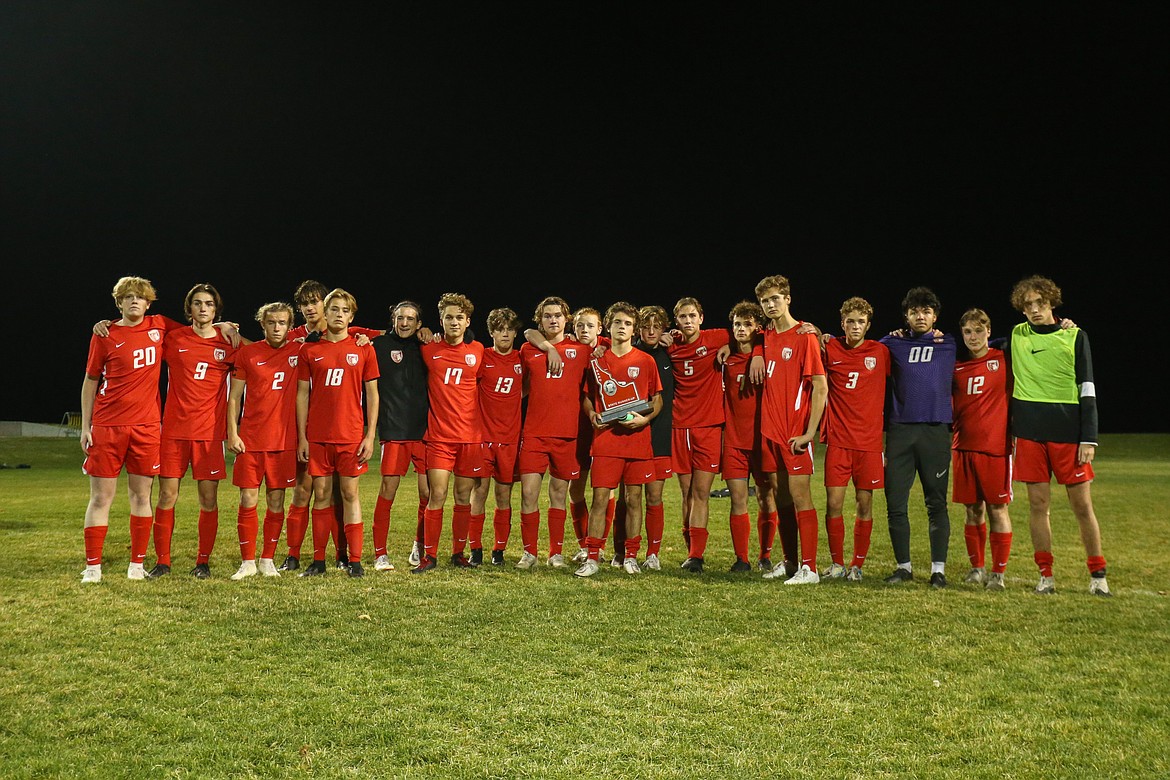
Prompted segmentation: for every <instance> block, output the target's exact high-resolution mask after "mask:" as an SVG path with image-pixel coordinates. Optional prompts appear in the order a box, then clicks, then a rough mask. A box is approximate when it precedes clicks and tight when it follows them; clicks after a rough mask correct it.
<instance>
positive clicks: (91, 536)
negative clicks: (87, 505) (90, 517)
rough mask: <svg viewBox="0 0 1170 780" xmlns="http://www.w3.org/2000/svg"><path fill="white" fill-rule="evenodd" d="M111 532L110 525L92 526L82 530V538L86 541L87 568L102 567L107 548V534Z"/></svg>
mask: <svg viewBox="0 0 1170 780" xmlns="http://www.w3.org/2000/svg"><path fill="white" fill-rule="evenodd" d="M109 530H110V527H109V526H108V525H91V526H89V527H88V528H83V529H82V531H81V536H82V538H83V539H84V540H85V565H86V566H101V565H102V550H103V548H105V545H106V534H107V533H108V532H109Z"/></svg>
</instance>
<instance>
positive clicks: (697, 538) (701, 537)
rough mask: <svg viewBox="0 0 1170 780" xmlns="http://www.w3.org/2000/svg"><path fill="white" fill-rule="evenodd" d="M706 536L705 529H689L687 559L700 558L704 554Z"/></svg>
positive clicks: (705, 550)
mask: <svg viewBox="0 0 1170 780" xmlns="http://www.w3.org/2000/svg"><path fill="white" fill-rule="evenodd" d="M708 535H709V534H708V531H707V529H706V528H693V527H692V528H691V544H690V547H689V548H688V552H687V557H688V558H702V557H703V556H704V555H705V554H706V552H707V537H708Z"/></svg>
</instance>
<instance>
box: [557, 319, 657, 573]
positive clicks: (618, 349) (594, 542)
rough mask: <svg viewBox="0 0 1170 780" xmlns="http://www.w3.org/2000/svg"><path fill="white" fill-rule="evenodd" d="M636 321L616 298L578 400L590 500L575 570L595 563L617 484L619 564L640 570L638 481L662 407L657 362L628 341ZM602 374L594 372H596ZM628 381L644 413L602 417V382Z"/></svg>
mask: <svg viewBox="0 0 1170 780" xmlns="http://www.w3.org/2000/svg"><path fill="white" fill-rule="evenodd" d="M637 325H638V310H637V309H636V308H634V306H632V305H631V304H629V303H625V302H619V303H615V304H613V305H612V306H610V307H609V308H608V309H607V310H606V312H605V327H606V328H607V329H608V330H609V334H610V342H611V343H610V348H609V349H608V350H607V351H606V352H605V354H604V355H602V356H601V357H598V358H596V360H595V362H596V365H597V368H596V369H595V371H590V373H589V387H590V396H589V397H587V398H586V399H585V400H584V402H583V405H582V406H583V408H584V409H585V411H586V413H587V414H588V415H589V419H590V422H591V423H592V424H593V427H594V431H595V434H594V437H593V444H592V447H591V449H590V454H591V455H592V459H593V463H592V471H591V473H592V479H591V480H590V481H591V483H592V486H593V500H592V502H591V506H590V510H589V528H588V532H587V534H588V535H587V536H586V538H585V547H586V558H585V561H584V563H582V564H581V567H580V568H579V569H577V571H576V572H574V573H575V574H576V575H577V576H578V577H591V576H593V575H594V574H596V573H597V570H598V568H599V566H598V558H599V557H600V552H601V547H602V545H604V544H605V537H606V524H607V516H608V507H609V500H610V496H611V495H612V493H613V491H614V490H615V489H616V488H617V487H618V486H619V485H622V486H623V488H624V494H625V495H624V497H623V499H624V501H625V504H626V543H625V551H624V553H625V555H624V561H623V564H622V565H623V567H624V569H625V571H626V573H627V574H639V573H641V568H640V567H639V566H638V551H639V548H640V547H641V544H642V485H644V484H647V483H648V482H651V481H653V480H654V477H655V468H654V449H653V447H652V446H651V443H650V428H649V427H648V426H649V425H650V421H651V420H652V419H653V418H654V416H655V415H656V414H657V413H658V410H659V409H661V408H662V400H661V398H659V393H660V392H661V390H662V386H661V383H660V382H659V379H658V366H657V364H656V363H655V362H654V359H653V358H652V357H650V355H648V354H646V353H645V352H643V351H642V350H640V349H635V348H634V344H633V339H634V333H635V329H636V328H637ZM598 371H599V372H601V374H602V376H603V377H605V380H608V381H603V380H602V377H599V376H598V375H597V373H596V372H598ZM611 382H613V383H618V384H626V383H630V384H633V386H634V387H635V388H636V389H637V391H638V397H639V398H643V399H645V400H647V401H649V402H650V404H651V408H650V410H649V411H648V412H645V413H644V414H637V413H630V414H628V415H626V417H625V418H623V419H621V420H615V421H613V422H612V423H604V422H602V420H601V418H600V414H599V412H598V408H599V402H598V401H597V400H596V399H597V397H598V395H599V394H600V393H604V392H606V391H607V385H608V384H610V383H611Z"/></svg>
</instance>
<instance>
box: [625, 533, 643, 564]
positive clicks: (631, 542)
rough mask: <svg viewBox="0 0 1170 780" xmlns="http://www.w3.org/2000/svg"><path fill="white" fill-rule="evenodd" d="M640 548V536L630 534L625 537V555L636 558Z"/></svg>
mask: <svg viewBox="0 0 1170 780" xmlns="http://www.w3.org/2000/svg"><path fill="white" fill-rule="evenodd" d="M641 549H642V537H640V536H630V537H627V538H626V557H627V558H633V559H634V560H637V559H638V552H639V551H640V550H641Z"/></svg>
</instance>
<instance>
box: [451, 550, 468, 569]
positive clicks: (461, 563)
mask: <svg viewBox="0 0 1170 780" xmlns="http://www.w3.org/2000/svg"><path fill="white" fill-rule="evenodd" d="M451 565H452V566H454V567H456V568H457V569H470V568H472V566H471V561H470V560H468V558H467V556H465V555H463V553H451Z"/></svg>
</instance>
